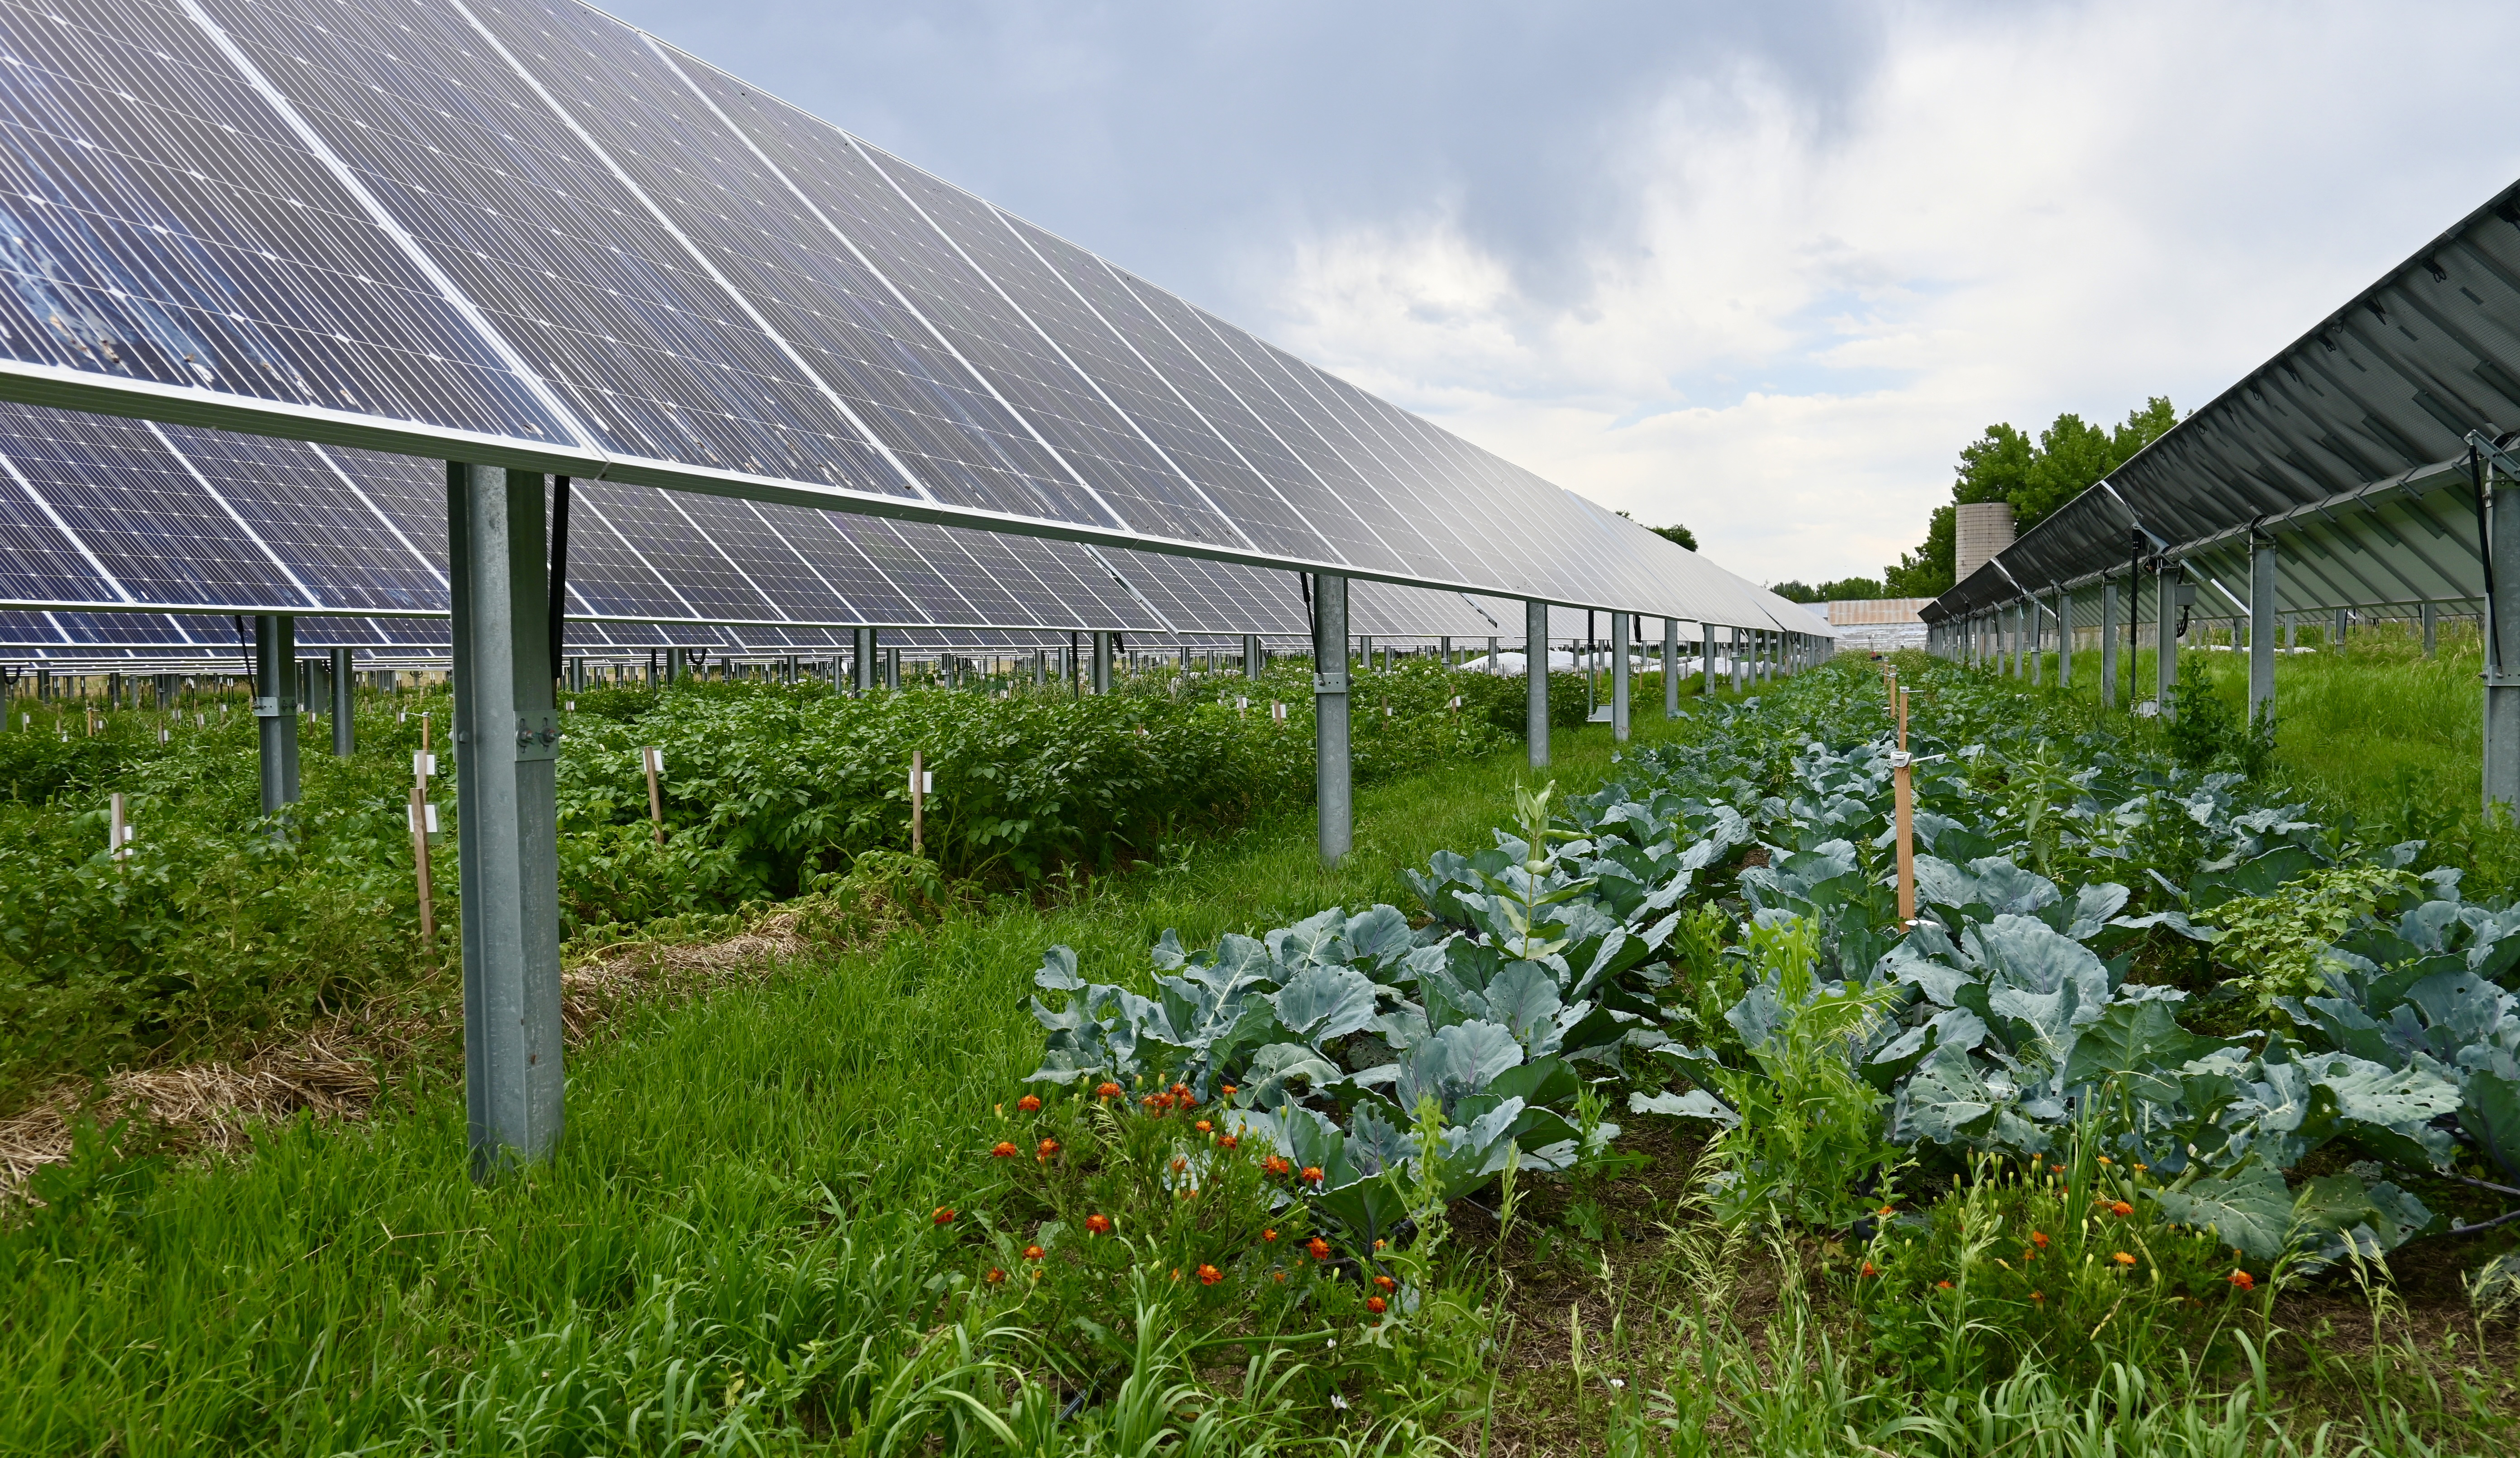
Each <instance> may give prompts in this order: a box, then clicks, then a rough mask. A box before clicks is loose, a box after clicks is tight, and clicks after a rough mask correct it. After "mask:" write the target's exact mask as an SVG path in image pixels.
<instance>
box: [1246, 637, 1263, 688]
mask: <svg viewBox="0 0 2520 1458" xmlns="http://www.w3.org/2000/svg"><path fill="white" fill-rule="evenodd" d="M1242 676H1243V677H1245V678H1258V677H1259V676H1260V635H1259V634H1258V633H1245V634H1243V635H1242Z"/></svg>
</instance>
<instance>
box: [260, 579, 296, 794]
mask: <svg viewBox="0 0 2520 1458" xmlns="http://www.w3.org/2000/svg"><path fill="white" fill-rule="evenodd" d="M253 677H254V699H253V716H254V721H255V722H254V728H255V730H256V733H257V737H258V741H259V745H258V747H259V749H260V751H261V756H260V757H261V769H262V813H264V814H265V815H277V814H279V813H280V812H281V810H282V808H283V807H285V806H288V805H293V804H295V803H296V802H297V619H296V618H294V617H285V616H273V615H264V616H260V617H256V618H255V619H254V620H253Z"/></svg>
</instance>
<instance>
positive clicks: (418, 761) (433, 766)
mask: <svg viewBox="0 0 2520 1458" xmlns="http://www.w3.org/2000/svg"><path fill="white" fill-rule="evenodd" d="M411 772H412V776H413V778H415V779H422V780H426V779H429V778H431V777H433V776H435V775H436V773H437V756H436V755H435V754H431V753H429V752H427V751H425V750H414V751H412V752H411Z"/></svg>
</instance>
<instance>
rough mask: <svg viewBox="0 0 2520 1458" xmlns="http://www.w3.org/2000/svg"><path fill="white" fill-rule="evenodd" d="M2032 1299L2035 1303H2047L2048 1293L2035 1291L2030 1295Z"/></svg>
mask: <svg viewBox="0 0 2520 1458" xmlns="http://www.w3.org/2000/svg"><path fill="white" fill-rule="evenodd" d="M2030 1299H2032V1300H2034V1301H2043V1302H2044V1301H2046V1300H2047V1299H2048V1293H2046V1292H2044V1291H2034V1292H2032V1293H2030Z"/></svg>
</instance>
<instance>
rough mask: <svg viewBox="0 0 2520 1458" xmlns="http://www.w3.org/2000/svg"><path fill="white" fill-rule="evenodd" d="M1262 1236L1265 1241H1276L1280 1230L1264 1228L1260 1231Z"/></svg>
mask: <svg viewBox="0 0 2520 1458" xmlns="http://www.w3.org/2000/svg"><path fill="white" fill-rule="evenodd" d="M1260 1238H1261V1239H1262V1240H1264V1241H1274V1240H1276V1239H1277V1238H1278V1232H1277V1231H1275V1230H1264V1231H1261V1232H1260Z"/></svg>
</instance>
